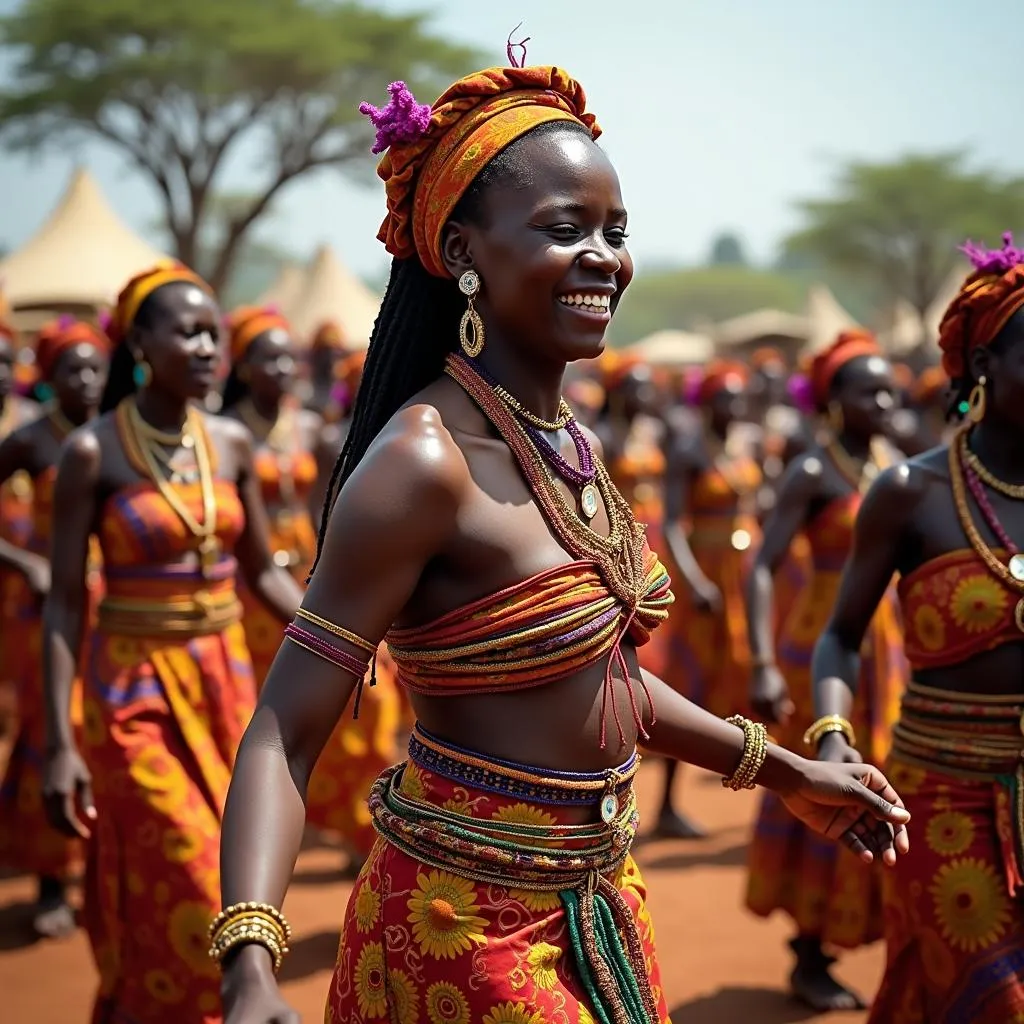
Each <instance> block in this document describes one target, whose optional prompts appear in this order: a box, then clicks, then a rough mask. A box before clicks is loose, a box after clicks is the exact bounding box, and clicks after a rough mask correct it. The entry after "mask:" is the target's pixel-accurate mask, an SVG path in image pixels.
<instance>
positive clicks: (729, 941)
mask: <svg viewBox="0 0 1024 1024" xmlns="http://www.w3.org/2000/svg"><path fill="white" fill-rule="evenodd" d="M657 779H658V766H657V765H656V764H653V763H648V764H645V765H644V766H643V767H642V768H641V772H640V779H639V791H640V796H641V808H642V809H645V810H646V811H647V814H646V816H645V820H646V821H651V820H652V814H651V811H652V801H653V799H654V792H655V790H656V788H657ZM685 783H686V793H685V796H686V805H687V807H688V809H689V810H690V811H691V813H692V814H693V816H694V817H696V818H697V819H698V820H700V821H701V822H703V823H704V824H705V825H706V826H708V827H709V828H710V830H711V832H712V835H711V837H710V838H708V839H706V840H702V841H699V842H694V843H679V842H666V841H658V842H646V843H645V842H641V843H640V844H639V845H638V847H637V849H636V851H635V852H636V856H637V860H638V861H639V863H640V865H641V867H642V869H643V871H644V875H645V877H646V879H647V882H648V885H649V887H650V890H651V908H652V913H653V917H654V922H655V925H656V928H657V938H658V949H659V953H660V959H661V965H662V973H663V975H664V976H665V979H666V980H665V989H666V993H667V996H668V999H669V1006H670V1007H671V1009H672V1020H673V1021H674V1022H675V1024H730V1022H737V1024H753V1022H755V1021H756V1022H757V1024H796V1022H813V1021H825V1020H828V1021H829V1022H830V1024H855V1022H857V1024H860V1022H863V1020H864V1019H865V1015H864V1014H862V1013H846V1014H832V1015H829V1016H827V1017H825V1016H818V1015H815V1014H813V1013H811V1012H810V1011H807V1010H804V1009H802V1008H801V1007H800V1006H799V1005H797V1004H795V1003H793V1002H792V1001H791V1000H790V999H789V998H788V997H787V996H786V994H785V985H786V975H787V972H788V959H787V953H788V951H787V950H786V949H785V946H784V943H785V941H786V939H787V938H788V928H787V925H786V922H785V921H784V920H782V919H778V918H777V919H773V920H771V921H767V922H765V921H760V920H757V919H755V918H753V917H751V916H750V915H748V914H746V913H745V912H744V911H743V909H742V907H741V898H742V892H743V884H744V861H745V857H746V845H747V836H748V832H749V828H750V823H751V821H752V819H753V816H754V813H755V809H756V799H757V798H756V796H755V795H753V794H733V793H726V792H725V791H724V790H723V789H722V788H721V786H720V785H719V784H718V780H717V779H715V778H712V777H710V776H706V775H702V774H696V773H694V774H692V775H690V777H688V778H687V779H686V780H685ZM339 863H340V858H339V854H338V853H337V852H335V851H333V850H329V849H322V848H321V849H311V850H308V851H306V852H304V853H303V855H302V857H301V858H300V861H299V865H298V870H297V874H296V876H295V880H294V883H293V885H292V889H291V892H290V894H289V896H288V901H287V904H286V906H285V910H286V912H287V914H288V917H289V918H290V920H291V922H292V925H293V927H294V929H295V932H296V935H295V939H294V941H293V943H292V950H293V952H292V954H291V956H290V957H289V959H288V961H287V963H286V965H285V968H284V970H283V977H284V990H285V993H286V995H287V996H288V998H289V999H290V1000H291V1001H292V1002H293V1005H294V1006H295V1007H296V1008H297V1009H299V1010H300V1011H301V1012H302V1015H303V1020H304V1021H307V1022H309V1021H320V1020H322V1019H323V1000H324V996H325V992H326V988H327V982H328V978H329V975H330V970H331V966H332V963H333V960H334V953H335V947H336V945H337V932H338V928H339V924H340V921H341V917H342V913H343V910H344V906H345V901H346V899H347V897H348V892H349V888H350V886H349V884H348V883H347V882H345V881H343V880H342V879H341V878H340V877H339ZM30 896H31V885H30V884H29V881H28V880H27V879H4V880H0V993H2V996H0V1006H2V1010H0V1018H2V1019H3V1020H4V1021H5V1022H9V1024H84V1022H86V1021H88V1019H89V1009H90V1005H91V1000H92V993H93V986H94V974H93V969H92V963H91V961H90V959H89V951H88V948H87V946H86V942H85V939H84V937H83V936H82V934H81V933H79V934H78V935H77V936H75V937H74V938H72V939H70V940H68V941H65V942H60V943H51V944H34V945H33V944H29V943H28V939H27V932H26V909H27V900H28V899H29V898H30ZM881 966H882V949H881V947H880V946H875V947H872V948H870V949H867V950H861V951H858V952H857V953H854V954H847V955H846V956H844V957H843V959H842V961H841V963H840V965H839V975H840V976H841V977H842V979H843V980H844V981H845V982H847V983H848V984H851V985H854V986H856V987H857V988H858V989H859V990H860V991H861V992H862V993H866V994H867V995H869V996H870V995H871V994H872V993H873V991H874V989H875V987H876V985H877V983H878V979H879V976H880V972H881Z"/></svg>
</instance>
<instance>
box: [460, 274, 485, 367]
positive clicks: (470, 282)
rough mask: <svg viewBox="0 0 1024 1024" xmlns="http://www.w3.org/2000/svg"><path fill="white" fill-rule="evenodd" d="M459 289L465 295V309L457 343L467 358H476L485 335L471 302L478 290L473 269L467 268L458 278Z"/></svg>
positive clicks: (482, 346)
mask: <svg viewBox="0 0 1024 1024" xmlns="http://www.w3.org/2000/svg"><path fill="white" fill-rule="evenodd" d="M459 291H460V292H462V294H463V295H465V296H466V311H465V313H463V314H462V320H461V321H460V323H459V343H460V344H461V346H462V351H463V352H464V353H465V354H466V357H467V358H469V359H476V357H477V356H478V355H480V353H481V352H483V350H484V338H485V336H486V331H485V330H484V322H483V320H482V319H481V317H480V314H479V313H478V312H477V311H476V306H475V305H474V302H473V300H474V299H475V298H476V296H477V294H478V293H479V292H480V275H479V274H478V273H477V272H476V271H475V270H467V271H466V272H465V273H464V274H463V275H462V276H461V277H460V278H459Z"/></svg>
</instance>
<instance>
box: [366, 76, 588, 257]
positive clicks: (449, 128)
mask: <svg viewBox="0 0 1024 1024" xmlns="http://www.w3.org/2000/svg"><path fill="white" fill-rule="evenodd" d="M389 91H390V93H391V102H390V103H388V105H387V106H386V107H384V108H382V109H380V110H378V109H377V108H375V107H372V106H370V104H368V103H363V104H361V105H360V107H359V109H360V111H361V112H362V113H364V114H367V115H368V116H369V117H370V119H371V120H372V121H373V124H374V126H375V127H376V128H377V142H376V145H375V146H374V147H373V149H374V152H375V153H380V152H383V151H384V150H385V149H386V150H387V152H386V153H385V155H384V157H383V159H382V160H381V161H380V164H379V165H378V167H377V174H378V176H379V177H380V178H381V179H382V180H383V181H384V184H385V188H386V190H387V202H388V214H387V217H385V219H384V223H383V224H382V225H381V229H380V232H379V233H378V235H377V237H378V238H379V239H380V240H381V241H382V242H383V243H384V247H385V248H386V249H387V251H388V252H389V253H391V255H392V256H395V257H397V258H398V259H408V258H409V257H411V256H413V255H416V256H418V257H419V259H420V262H421V263H422V264H423V266H424V267H425V268H426V269H427V270H428V271H429V272H430V273H431V274H433V275H434V276H435V277H448V276H449V274H448V271H447V270H446V269H445V266H444V262H443V260H442V258H441V235H442V231H443V229H444V226H445V224H446V223H447V222H448V219H449V218H450V217H451V215H452V211H453V210H454V209H455V207H456V205H457V204H458V202H459V200H460V199H461V198H462V196H463V194H464V193H465V191H466V189H468V188H469V186H470V185H471V184H472V182H473V179H474V178H475V177H476V176H477V175H478V174H479V173H480V171H481V170H482V169H483V168H484V167H485V166H486V165H487V164H488V163H489V162H490V161H491V160H493V159H494V157H495V156H497V155H498V153H500V152H501V151H502V150H503V149H505V148H506V147H507V146H508V145H510V144H511V143H513V142H515V140H516V139H518V138H519V137H520V136H521V135H525V134H526V133H527V132H528V131H530V130H531V129H533V128H536V127H537V126H538V125H541V124H544V123H546V122H548V121H572V122H576V123H578V124H582V125H583V126H584V127H585V128H586V129H587V130H588V131H589V132H590V136H591V138H594V139H596V138H597V137H598V136H599V135H600V134H601V129H600V128H599V127H598V125H597V122H596V121H595V119H594V115H593V114H588V113H586V112H585V110H586V102H587V98H586V94H585V93H584V92H583V89H582V87H581V86H580V85H579V83H578V82H576V81H575V80H574V79H572V78H570V77H569V75H568V74H566V72H564V71H563V70H562V69H561V68H556V67H522V68H520V67H509V68H497V67H495V68H488V69H487V70H485V71H478V72H477V73H476V74H473V75H468V76H467V77H466V78H461V79H459V81H457V82H456V83H455V84H454V85H452V86H450V87H449V88H448V89H447V90H446V91H445V92H444V93H443V94H442V95H441V96H440V97H439V98H438V100H437V102H436V103H434V105H433V107H426V106H423V105H421V104H417V103H416V101H415V100H414V99H413V97H412V94H411V93H410V92H409V90H408V89H407V88H406V86H405V83H404V82H394V83H392V85H391V86H390V87H389Z"/></svg>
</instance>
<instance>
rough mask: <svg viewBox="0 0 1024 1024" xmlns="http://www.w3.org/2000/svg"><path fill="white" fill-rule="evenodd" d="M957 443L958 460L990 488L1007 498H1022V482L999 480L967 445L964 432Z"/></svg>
mask: <svg viewBox="0 0 1024 1024" xmlns="http://www.w3.org/2000/svg"><path fill="white" fill-rule="evenodd" d="M959 445H960V461H961V462H963V463H964V465H966V466H969V467H970V468H971V469H972V470H973V471H974V472H975V473H976V474H977V476H978V477H979V478H980V479H981V481H982V483H985V484H987V485H988V486H989V487H991V488H992V490H994V491H998V492H999V493H1000V494H1005V495H1006V497H1008V498H1013V499H1014V500H1015V501H1022V500H1024V484H1008V483H1006V481H1005V480H1000V479H999V477H997V476H995V475H994V474H992V473H991V472H990V471H989V470H988V468H987V467H986V466H985V464H984V463H983V462H982V461H981V459H979V458H978V456H977V455H975V454H974V452H972V451H971V449H970V447H968V444H967V434H966V433H963V434H961V435H960V438H959Z"/></svg>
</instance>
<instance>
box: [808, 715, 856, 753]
mask: <svg viewBox="0 0 1024 1024" xmlns="http://www.w3.org/2000/svg"><path fill="white" fill-rule="evenodd" d="M830 732H841V733H842V734H843V735H844V736H845V737H846V742H847V743H849V744H850V746H851V747H855V746H856V745H857V740H856V737H855V735H854V732H853V725H852V724H851V723H850V721H849V720H848V719H846V718H843V716H842V715H822V717H821V718H819V719H818V720H817V721H816V722H814V723H813V724H812V725H811V727H810V728H809V729H808V730H807V732H805V733H804V743H806V744H807V745H808V746H809V747H816V746H817V745H818V744H819V743H820V742H821V740H822V737H824V736H827V735H828V734H829V733H830Z"/></svg>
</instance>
